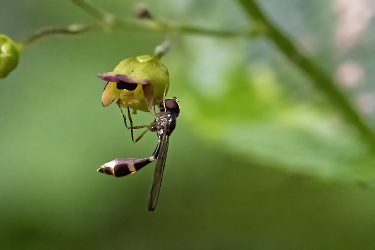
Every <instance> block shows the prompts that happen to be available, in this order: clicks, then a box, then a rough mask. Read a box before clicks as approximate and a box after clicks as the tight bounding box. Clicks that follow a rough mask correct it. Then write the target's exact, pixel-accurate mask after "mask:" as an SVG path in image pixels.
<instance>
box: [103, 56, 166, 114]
mask: <svg viewBox="0 0 375 250" xmlns="http://www.w3.org/2000/svg"><path fill="white" fill-rule="evenodd" d="M99 77H100V78H102V79H103V80H105V81H108V83H107V85H106V87H105V89H104V92H103V96H102V103H103V106H104V107H106V106H108V105H110V104H111V103H112V102H113V101H114V100H118V102H117V103H118V104H119V105H121V106H122V107H129V108H132V109H133V110H134V111H136V110H141V111H145V112H149V111H150V109H151V108H152V107H153V106H154V105H156V104H157V103H160V102H161V101H162V100H163V97H164V94H166V93H167V92H168V88H169V73H168V70H167V68H166V67H165V66H164V65H163V64H162V63H160V62H159V60H157V59H155V58H154V57H151V56H148V55H145V56H137V57H133V58H129V59H126V60H123V61H121V62H120V63H119V65H117V67H116V68H115V69H114V70H113V71H112V72H107V73H104V74H101V75H99ZM128 86H129V87H128Z"/></svg>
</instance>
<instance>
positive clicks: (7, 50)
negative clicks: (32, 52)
mask: <svg viewBox="0 0 375 250" xmlns="http://www.w3.org/2000/svg"><path fill="white" fill-rule="evenodd" d="M18 58H19V52H18V49H17V46H16V44H15V43H14V42H13V41H12V40H11V39H10V38H9V37H7V36H6V35H2V34H0V78H5V77H6V76H7V75H8V74H9V73H10V72H11V71H12V70H13V69H14V68H15V67H16V66H17V64H18Z"/></svg>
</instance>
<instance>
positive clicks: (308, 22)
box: [0, 0, 375, 250]
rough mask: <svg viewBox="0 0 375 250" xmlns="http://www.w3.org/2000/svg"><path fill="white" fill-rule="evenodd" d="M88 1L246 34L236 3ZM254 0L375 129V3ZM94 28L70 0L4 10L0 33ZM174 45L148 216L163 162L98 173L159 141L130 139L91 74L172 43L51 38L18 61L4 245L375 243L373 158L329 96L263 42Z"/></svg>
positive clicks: (200, 40)
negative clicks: (172, 100) (161, 153)
mask: <svg viewBox="0 0 375 250" xmlns="http://www.w3.org/2000/svg"><path fill="white" fill-rule="evenodd" d="M90 2H91V3H93V4H95V5H96V6H98V7H100V8H102V9H105V10H107V11H109V12H111V13H113V14H115V15H116V16H117V17H123V18H125V19H132V18H134V8H135V6H136V5H137V4H140V3H142V4H145V5H146V6H148V8H149V9H150V11H151V13H152V15H153V16H154V17H155V18H157V19H159V20H162V21H164V22H167V23H168V24H171V25H177V26H178V25H192V26H197V27H202V28H206V29H214V30H248V29H249V28H250V25H251V21H250V20H249V17H248V16H247V15H246V13H245V11H244V10H243V9H242V7H241V6H240V4H239V3H238V2H237V1H225V0H220V1H198V0H194V1H193V0H191V1H184V0H162V1H151V0H148V1H142V2H140V1H136V0H132V1H119V0H110V1H103V0H90ZM258 2H261V3H260V4H261V7H262V8H263V9H264V10H265V11H266V13H267V14H268V15H269V16H270V17H271V19H272V20H274V21H275V22H276V24H277V25H278V26H279V27H282V29H283V30H284V31H286V32H287V34H288V35H289V36H290V37H291V38H292V39H293V40H294V41H297V42H298V43H299V44H300V45H301V46H302V47H304V49H305V50H306V51H307V52H308V53H309V54H310V55H311V56H312V57H313V58H314V60H315V61H316V63H317V64H318V65H319V66H320V67H321V68H323V69H324V70H325V71H326V72H327V73H328V74H329V75H330V76H332V77H333V78H335V79H336V80H337V82H338V87H339V88H340V89H342V91H344V93H345V95H346V96H347V98H348V99H349V100H350V102H351V103H352V104H353V105H354V106H355V107H356V108H357V110H358V112H360V113H361V115H362V116H363V117H364V119H365V120H366V122H367V123H368V124H369V126H371V127H372V128H374V126H375V120H374V118H373V117H374V111H375V85H374V84H373V79H374V77H375V76H374V74H375V71H373V70H372V69H373V68H374V66H375V65H374V64H375V53H374V52H375V51H374V50H375V46H374V44H375V36H374V34H375V32H374V31H375V25H374V21H373V20H374V19H373V16H374V14H375V5H374V3H373V1H371V0H361V1H359V0H356V1H350V0H329V1H326V0H315V1H303V0H284V1H278V0H262V1H258ZM91 21H93V20H92V18H91V17H90V16H88V15H87V13H85V12H83V11H82V10H81V9H79V8H78V7H77V6H75V5H74V4H72V3H71V2H70V1H67V0H64V1H62V0H59V1H42V0H34V1H26V0H17V1H14V0H0V33H3V34H6V35H8V36H9V37H11V38H12V39H14V40H15V41H22V40H24V39H25V38H26V37H28V36H29V35H31V34H32V33H33V32H35V31H36V30H38V29H40V28H42V27H53V26H58V27H60V26H66V25H70V24H72V23H85V22H91ZM170 35H171V37H172V38H173V46H172V48H171V51H170V52H169V53H168V55H166V56H165V57H164V58H163V59H162V62H163V63H164V64H165V65H166V66H167V67H168V69H169V72H170V79H171V87H170V90H169V93H168V96H169V97H172V96H177V97H178V99H179V101H180V106H181V114H180V116H179V117H178V121H177V122H178V124H177V128H176V130H175V131H174V133H173V135H172V136H171V138H170V148H169V153H168V159H167V163H166V169H165V172H164V180H163V186H162V189H161V195H160V199H159V204H158V207H157V209H156V211H155V212H153V213H150V212H148V211H147V202H148V196H149V190H150V187H151V183H152V179H153V172H154V164H151V165H150V166H148V167H146V168H144V169H142V171H139V172H138V173H136V174H134V175H131V176H127V177H124V178H114V177H111V176H106V175H103V174H99V173H97V172H96V170H97V168H98V167H99V166H100V165H102V164H103V163H105V162H108V161H111V160H113V159H114V158H117V157H118V158H120V157H122V158H124V157H139V158H140V157H147V156H150V155H151V153H152V152H153V150H154V148H155V146H156V143H157V137H156V136H155V134H153V133H149V134H147V136H145V137H144V138H143V139H142V140H141V141H140V142H138V143H137V144H135V145H133V143H132V142H131V139H130V133H129V132H128V131H127V130H126V129H125V128H124V125H123V122H122V119H121V116H120V114H119V112H118V110H117V108H116V107H115V106H113V105H111V106H109V107H107V108H103V107H102V105H101V94H102V90H103V87H104V84H105V83H104V82H103V81H102V80H100V79H99V78H97V77H96V75H97V74H99V73H103V72H107V71H111V70H113V68H114V67H115V66H116V65H117V64H118V62H119V61H121V60H123V59H125V58H129V57H133V56H138V55H143V54H153V52H154V48H155V47H156V46H157V45H158V44H160V43H161V42H162V41H163V40H164V38H165V34H163V33H158V32H152V31H148V32H146V31H137V30H121V31H119V30H116V31H106V32H91V33H85V34H82V35H77V36H69V37H68V36H50V37H45V38H44V39H41V40H39V41H38V42H36V43H34V44H32V45H30V46H29V47H28V48H26V50H25V51H23V52H22V54H21V58H20V63H19V65H18V67H17V68H16V70H15V71H14V72H12V73H11V74H10V75H9V76H8V77H7V78H6V79H2V80H0V167H1V174H0V248H1V249H90V250H92V249H374V248H375V238H374V235H375V190H374V185H373V183H372V180H373V179H374V176H375V173H374V169H375V165H374V158H373V157H372V154H371V153H370V151H369V148H368V146H367V144H366V143H365V142H364V141H363V139H362V138H361V137H360V136H359V135H358V133H357V131H356V129H354V128H353V127H351V126H349V125H348V124H346V123H345V121H344V120H343V119H342V113H340V112H338V111H337V110H335V109H334V108H332V106H331V104H330V102H329V101H327V99H326V97H325V96H324V94H323V93H321V92H319V91H318V90H316V88H315V87H314V86H313V85H312V83H311V82H310V80H309V79H308V78H307V77H305V76H304V75H303V74H302V73H301V72H300V70H299V69H298V68H296V67H295V65H293V64H291V63H290V62H289V61H288V60H287V59H286V58H285V56H284V55H282V54H281V53H280V52H279V51H278V50H277V49H276V48H275V46H274V45H273V44H272V43H271V42H269V41H267V40H265V39H261V38H259V39H244V38H241V37H238V38H218V37H212V36H198V35H189V34H183V33H175V34H170ZM133 119H134V120H135V122H136V124H147V123H149V122H151V121H152V117H151V115H150V114H146V113H141V112H140V113H138V114H137V115H136V116H134V117H133Z"/></svg>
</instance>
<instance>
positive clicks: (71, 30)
mask: <svg viewBox="0 0 375 250" xmlns="http://www.w3.org/2000/svg"><path fill="white" fill-rule="evenodd" d="M95 28H96V26H95V25H78V24H73V25H71V26H69V27H63V28H45V29H42V30H39V31H37V32H35V33H34V34H32V35H31V36H30V37H29V38H27V39H26V40H25V41H24V42H23V43H22V45H23V46H26V45H29V44H30V43H32V42H34V41H36V40H38V39H40V38H42V37H44V36H49V35H55V34H68V35H75V34H81V33H84V32H86V31H89V30H93V29H95Z"/></svg>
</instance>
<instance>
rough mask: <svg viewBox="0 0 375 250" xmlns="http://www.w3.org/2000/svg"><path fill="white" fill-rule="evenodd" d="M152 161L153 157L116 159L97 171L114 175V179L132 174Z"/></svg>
mask: <svg viewBox="0 0 375 250" xmlns="http://www.w3.org/2000/svg"><path fill="white" fill-rule="evenodd" d="M153 161H154V158H153V157H148V158H143V159H137V158H117V159H114V160H113V161H110V162H107V163H106V164H104V165H103V166H101V167H100V168H99V169H98V172H100V173H104V174H108V175H114V176H116V177H121V176H125V175H128V174H132V173H135V172H137V171H138V170H140V169H141V168H143V167H144V166H146V165H147V164H149V163H151V162H153Z"/></svg>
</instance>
